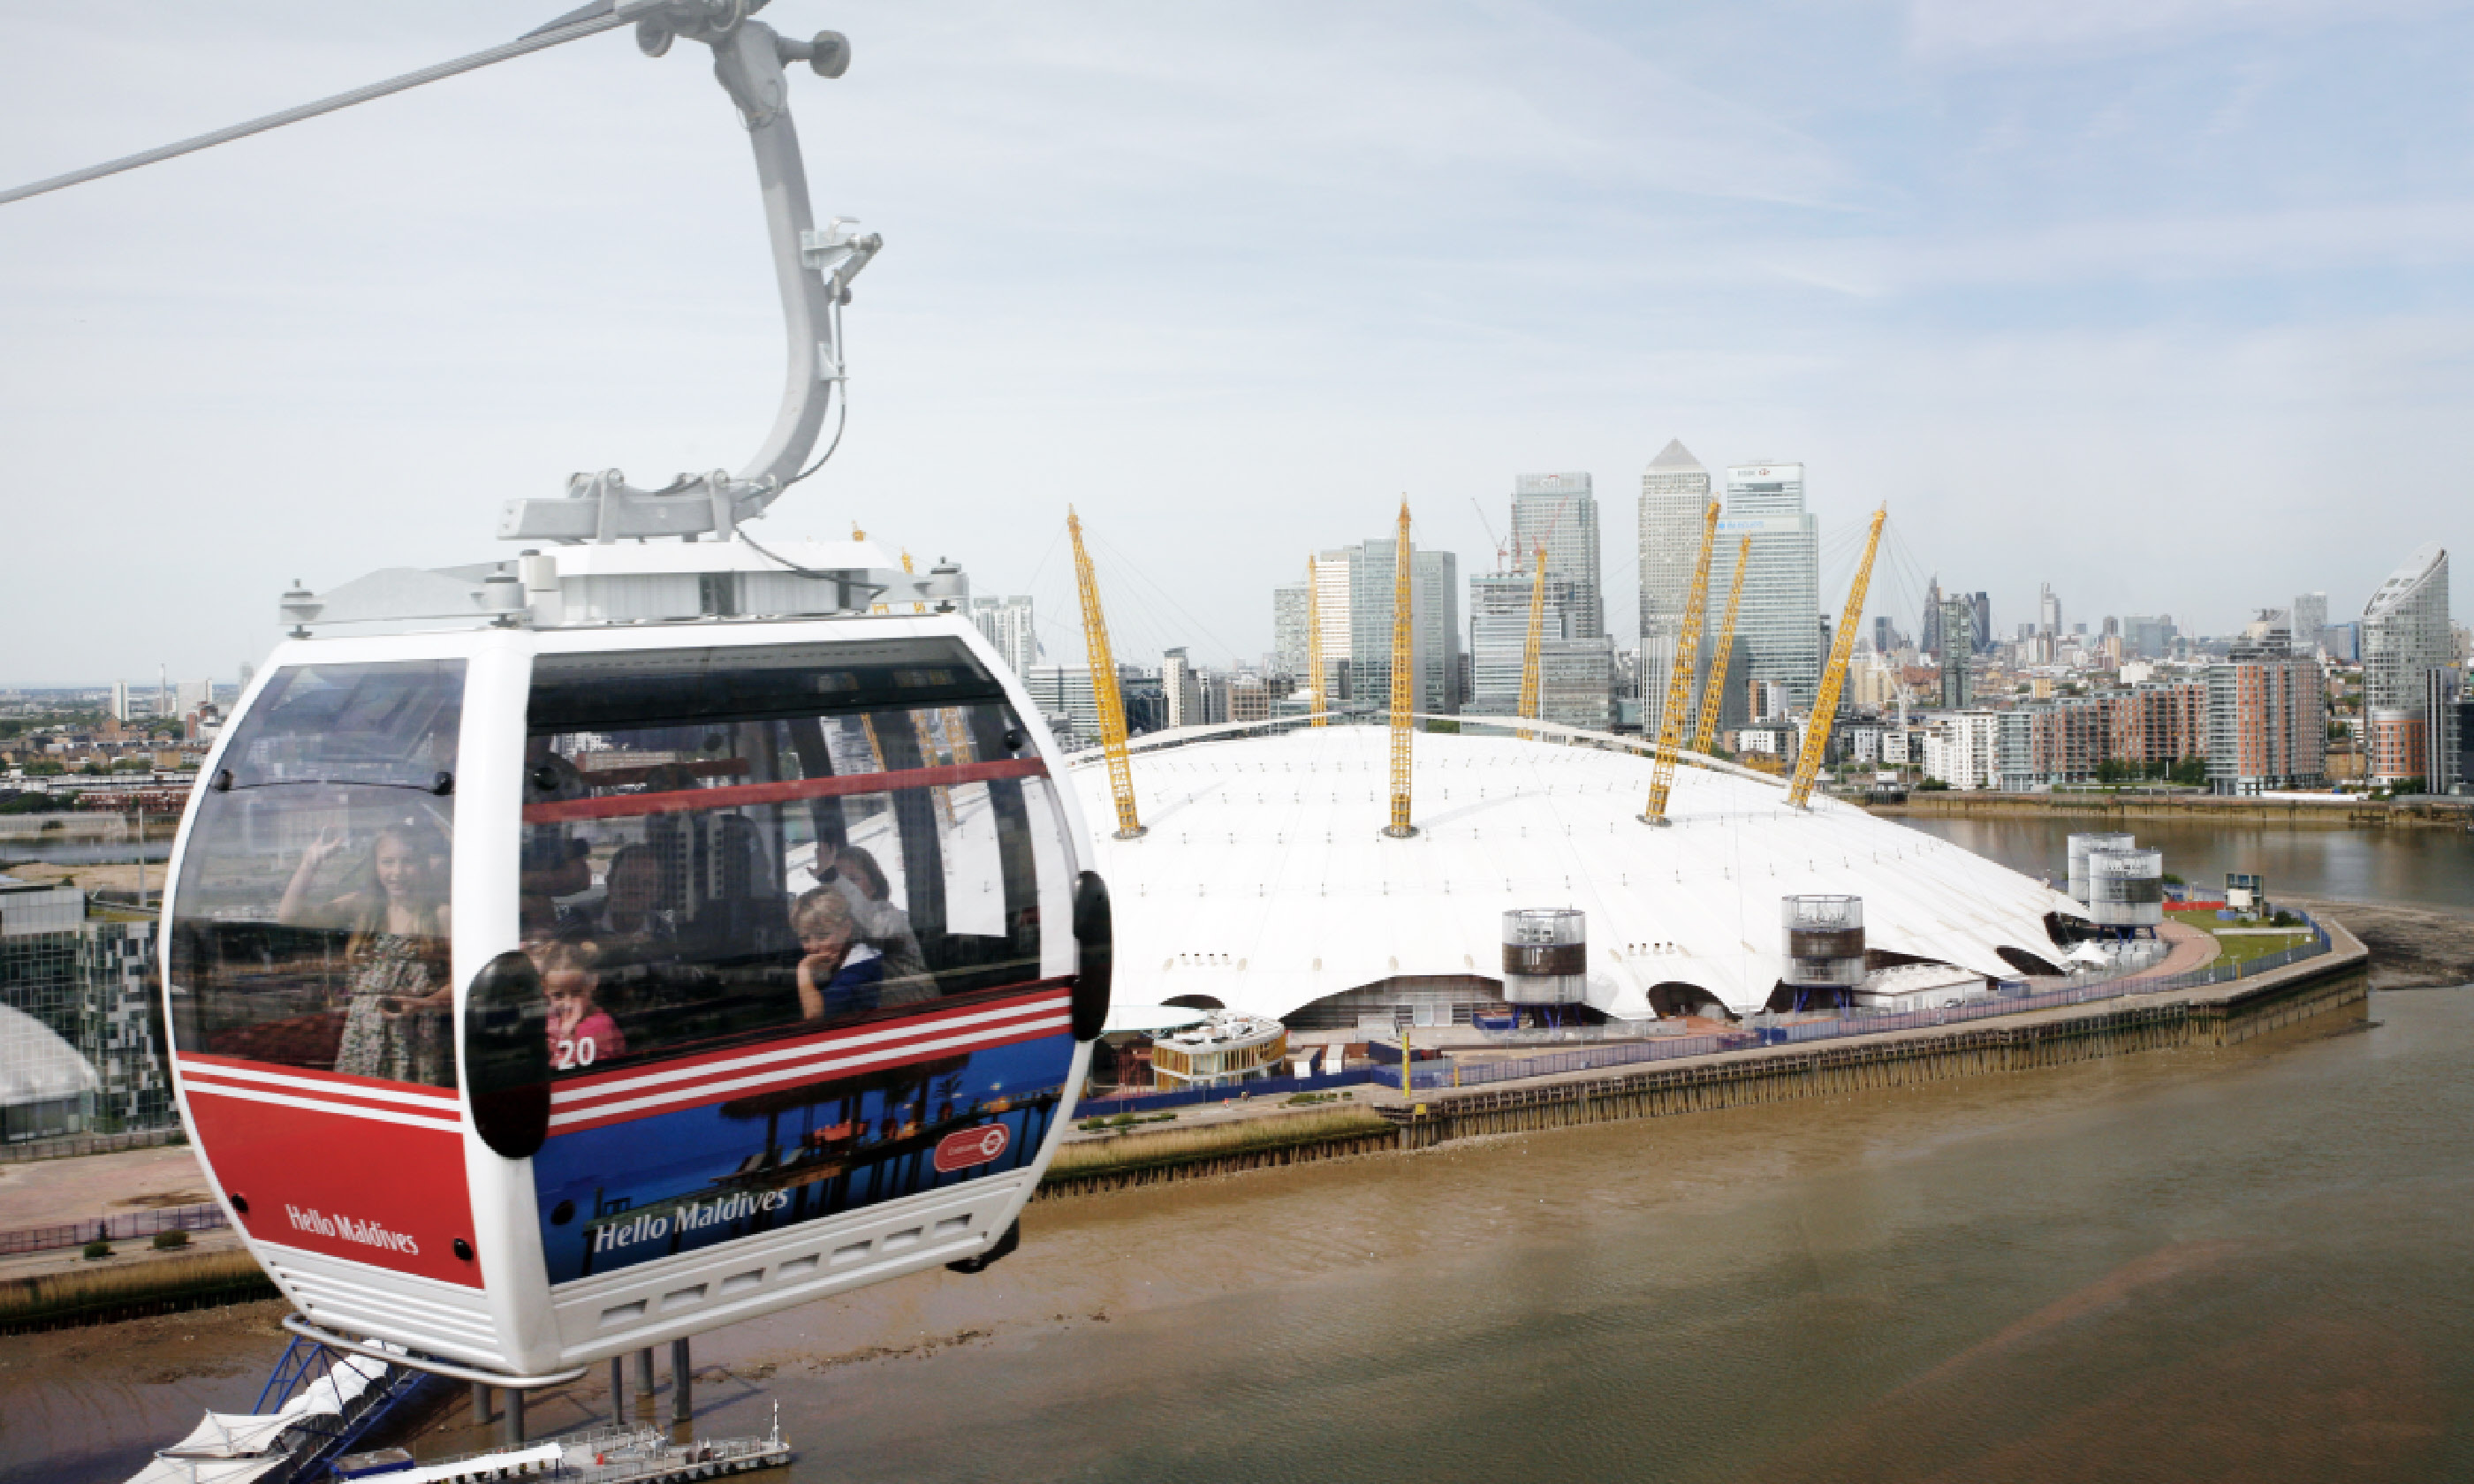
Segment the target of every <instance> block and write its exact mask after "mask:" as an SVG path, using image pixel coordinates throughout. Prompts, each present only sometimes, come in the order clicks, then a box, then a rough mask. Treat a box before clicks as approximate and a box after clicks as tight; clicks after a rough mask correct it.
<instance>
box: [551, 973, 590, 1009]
mask: <svg viewBox="0 0 2474 1484" xmlns="http://www.w3.org/2000/svg"><path fill="white" fill-rule="evenodd" d="M542 989H543V991H544V992H545V993H547V994H548V995H549V1009H550V1014H552V1015H554V1016H557V1017H560V1018H561V1019H566V1018H569V1017H574V1016H580V1015H584V1014H586V1013H588V1012H590V1011H591V1010H592V1009H593V975H592V974H590V973H588V972H586V971H585V970H583V969H550V970H548V971H547V972H546V973H544V974H543V975H542Z"/></svg>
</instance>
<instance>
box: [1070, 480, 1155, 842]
mask: <svg viewBox="0 0 2474 1484" xmlns="http://www.w3.org/2000/svg"><path fill="white" fill-rule="evenodd" d="M1065 529H1066V532H1067V534H1069V535H1071V536H1072V537H1073V538H1074V580H1075V582H1076V584H1077V585H1079V586H1080V587H1081V589H1082V643H1083V647H1084V650H1085V652H1086V653H1087V654H1088V656H1089V658H1090V664H1091V701H1092V705H1093V706H1094V707H1095V708H1096V709H1097V710H1098V711H1099V713H1100V751H1101V753H1102V754H1104V756H1106V758H1107V760H1108V792H1109V793H1110V794H1111V795H1113V796H1114V797H1115V799H1116V801H1117V838H1118V839H1120V840H1139V839H1141V838H1142V837H1143V832H1144V831H1143V822H1142V820H1141V819H1140V818H1139V817H1138V816H1137V815H1136V814H1135V813H1134V770H1133V768H1132V767H1131V766H1130V765H1129V764H1128V762H1127V761H1126V698H1125V697H1124V696H1123V695H1122V694H1120V693H1119V691H1118V689H1117V660H1116V657H1115V656H1114V655H1112V654H1110V653H1109V651H1108V619H1107V615H1106V614H1104V613H1103V612H1102V611H1101V610H1100V579H1099V577H1098V576H1097V575H1096V574H1094V573H1093V572H1092V570H1091V554H1090V553H1089V552H1088V551H1086V550H1084V549H1083V547H1082V517H1081V516H1079V515H1076V514H1074V507H1072V506H1070V505H1069V506H1067V507H1066V508H1065Z"/></svg>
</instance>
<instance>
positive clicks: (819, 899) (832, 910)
mask: <svg viewBox="0 0 2474 1484" xmlns="http://www.w3.org/2000/svg"><path fill="white" fill-rule="evenodd" d="M790 931H792V932H793V933H796V934H798V937H799V970H798V974H797V979H798V984H799V1014H800V1015H802V1016H804V1017H807V1018H809V1019H811V1020H818V1019H828V1018H838V1017H842V1016H846V1015H854V1014H857V1013H858V1012H860V1011H862V1010H873V1009H875V1008H876V1006H877V999H878V992H879V990H880V989H881V988H882V987H883V985H884V983H885V960H884V958H883V957H882V956H881V955H879V954H878V953H877V951H876V950H875V949H873V948H871V947H868V946H867V945H865V944H862V943H860V942H859V941H858V938H859V923H858V922H857V921H856V919H855V918H854V917H853V916H852V913H851V906H850V903H849V902H848V901H847V900H845V899H843V897H842V894H841V893H840V892H838V891H837V890H835V889H834V888H833V887H831V886H820V887H817V888H816V889H815V890H813V891H812V892H809V893H808V894H807V895H805V896H803V897H801V898H799V899H798V900H797V901H795V902H793V903H791V905H790Z"/></svg>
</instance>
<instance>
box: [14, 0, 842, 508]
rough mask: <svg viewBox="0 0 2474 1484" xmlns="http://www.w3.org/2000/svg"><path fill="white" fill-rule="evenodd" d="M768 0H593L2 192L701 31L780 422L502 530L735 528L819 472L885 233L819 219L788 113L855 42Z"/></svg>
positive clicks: (607, 483)
mask: <svg viewBox="0 0 2474 1484" xmlns="http://www.w3.org/2000/svg"><path fill="white" fill-rule="evenodd" d="M764 4H765V0H597V3H595V4H592V5H587V6H585V7H583V8H581V9H579V10H575V11H571V12H568V13H567V14H565V15H562V16H559V17H558V18H557V19H556V20H553V21H551V22H549V23H548V24H547V25H546V26H543V27H540V28H538V29H536V30H534V31H532V32H529V33H527V34H526V35H524V36H519V37H517V38H516V39H515V40H513V41H509V42H505V43H503V44H501V45H498V46H494V47H490V48H487V49H486V50H483V51H479V52H474V53H472V54H471V55H469V56H465V57H459V58H456V59H454V60H450V61H444V62H439V63H437V64H435V65H432V66H428V67H423V68H419V69H417V70H415V71H412V72H406V73H403V74H401V75H400V76H397V77H393V78H388V79H386V80H385V81H383V82H378V83H373V84H368V85H366V86H362V87H356V88H352V89H351V90H350V91H347V92H342V93H337V94H334V95H333V96H331V97H327V98H322V99H319V100H318V101H316V102H314V103H306V104H302V105H300V106H298V107H296V108H285V109H282V110H280V111H279V112H275V113H269V114H266V115H263V116H262V117H259V118H255V119H251V120H248V121H246V122H244V123H239V124H234V125H231V126H230V127H228V128H224V129H218V130H214V131H212V132H207V133H203V134H199V135H196V136H194V137H192V138H188V139H183V140H180V141H178V142H176V143H172V144H167V145H163V146H160V147H158V148H156V149H152V150H144V151H140V152H139V153H137V154H134V155H129V156H122V157H120V158H118V159H113V160H107V161H105V162H103V163H101V164H98V165H92V166H88V167H86V168H85V169H82V170H73V171H69V172H67V173H65V174H62V175H57V176H53V177H50V178H48V179H46V180H36V181H33V182H31V183H29V184H26V185H23V186H18V187H16V188H14V189H12V190H6V191H0V205H6V204H8V203H12V202H18V201H24V200H28V199H30V198H32V197H36V196H41V195H46V194H48V193H50V192H53V191H58V190H64V189H66V188H67V187H69V186H72V185H80V184H84V183H85V182H88V181H91V180H101V179H103V178H105V177H107V176H112V175H118V174H120V173H122V172H124V171H130V170H134V169H137V168H138V167H140V166H143V165H152V164H158V163H160V162H162V161H165V160H170V159H177V158H179V157H180V156H184V155H193V154H196V153H197V152H199V151H201V150H207V149H212V148H214V147H215V146H217V145H222V144H230V143H232V142H234V141H236V140H240V139H245V138H248V137H250V136H251V135H253V134H259V133H264V132H268V131H269V130H274V129H280V128H282V127H284V126H285V125H287V124H297V123H301V122H303V121H304V120H307V119H312V118H317V117H319V116H321V115H323V114H327V113H333V112H336V111H338V110H340V109H343V108H352V107H353V106H355V105H357V104H363V103H370V102H374V101H376V100H377V99H380V98H385V97H389V96H392V95H393V94H396V93H400V92H405V91H408V90H410V89H412V88H415V87H419V86H422V85H424V84H429V83H435V82H440V81H442V80H444V79H447V78H450V77H454V76H457V75H459V74H461V73H466V72H472V71H474V70H477V69H479V68H481V67H486V66H490V65H493V64H495V63H497V62H501V61H507V60H512V59H514V58H517V57H522V56H526V55H528V54H530V53H533V52H538V51H544V50H546V49H547V48H549V47H553V46H562V45H565V44H566V43H568V42H570V41H576V40H581V39H583V38H584V37H586V36H598V35H600V34H602V33H604V32H607V31H615V30H617V29H618V28H619V27H622V26H629V25H632V26H634V27H635V28H636V44H637V46H638V47H639V49H641V50H642V51H643V53H644V54H645V55H647V56H650V57H660V56H662V55H663V54H665V53H667V51H668V50H669V49H670V46H671V44H672V43H673V42H674V41H678V40H689V41H697V42H702V43H703V44H704V45H706V46H707V47H709V48H711V49H712V51H713V57H714V75H715V77H716V80H718V81H719V82H720V84H721V85H722V89H723V90H724V91H725V92H727V93H728V94H729V95H730V99H731V102H732V103H733V104H734V105H736V106H737V108H738V109H739V114H740V121H741V122H742V123H744V124H745V125H746V128H747V132H748V139H749V143H750V145H751V147H752V148H753V150H754V152H755V155H756V172H757V180H758V183H759V186H760V188H761V190H762V191H763V194H764V224H765V235H766V239H767V242H768V244H769V245H770V247H771V249H772V253H773V270H774V277H775V281H776V285H777V287H778V289H779V291H780V294H781V299H782V315H783V321H784V328H785V331H786V337H787V342H788V345H787V355H786V358H785V359H786V373H785V384H784V387H783V392H782V403H781V407H780V409H779V411H777V412H776V414H775V415H774V419H773V427H772V430H771V431H770V432H769V433H768V434H767V435H766V437H765V440H764V443H763V445H762V446H760V447H759V449H758V450H757V453H756V455H755V457H754V458H752V459H750V460H749V461H748V462H747V463H746V464H745V465H744V466H742V467H740V469H739V470H738V471H737V472H736V473H731V472H727V471H723V470H718V469H716V470H713V471H711V472H708V473H701V474H681V475H679V476H678V477H677V478H676V479H674V480H672V481H671V482H670V483H669V484H668V485H667V486H665V487H663V488H661V489H657V490H643V489H638V488H636V487H634V486H632V485H629V484H628V483H627V481H626V477H625V476H624V475H622V474H620V473H619V472H618V470H616V469H608V470H603V471H600V472H597V473H581V474H576V475H573V476H571V477H570V479H569V481H568V489H567V493H566V495H565V497H564V498H553V499H519V500H511V501H509V502H507V504H506V505H505V506H504V507H503V509H502V510H501V512H500V516H499V523H498V535H499V536H500V537H501V538H502V539H508V540H555V541H588V540H599V541H613V540H620V539H628V538H638V539H643V538H648V537H657V536H674V537H680V538H684V539H696V538H699V537H704V536H714V537H720V538H724V539H727V538H728V537H730V536H731V535H733V534H734V533H735V532H736V531H737V529H738V526H739V523H740V521H742V520H747V519H751V518H753V517H755V516H758V515H763V514H764V511H765V509H766V508H767V507H768V506H770V505H771V504H772V503H773V501H774V500H775V499H777V498H779V497H780V496H781V493H782V491H785V490H787V489H788V488H789V487H790V486H791V485H792V484H795V483H796V482H798V480H800V479H802V478H804V477H806V474H808V473H813V471H814V470H813V467H809V466H808V465H807V459H808V456H809V454H810V453H812V452H813V450H814V448H815V446H816V441H817V438H818V436H819V434H820V433H821V432H822V431H823V428H824V423H825V418H826V416H827V414H828V413H829V412H830V411H831V409H832V405H833V399H834V397H835V396H836V395H837V393H838V391H839V389H840V388H841V387H842V385H843V382H844V379H845V373H844V370H843V366H844V360H843V354H842V339H841V313H840V311H841V306H842V305H843V304H845V303H848V302H849V301H850V297H851V290H850V285H851V280H852V279H853V278H856V277H857V276H858V275H859V274H860V272H861V270H862V269H864V268H865V267H866V266H867V264H868V262H869V261H870V260H871V259H873V258H874V257H875V256H876V254H877V252H878V251H880V250H881V249H882V248H883V247H884V245H885V244H884V239H883V238H881V237H879V236H877V235H876V234H874V233H864V234H862V233H860V232H857V231H855V230H853V229H852V228H853V227H855V226H856V224H855V223H852V222H849V221H846V220H844V219H842V218H838V217H837V218H835V219H834V220H833V221H832V222H831V223H829V224H828V225H827V226H826V227H824V228H823V229H821V230H819V229H818V228H817V227H816V226H815V219H814V215H813V211H812V210H811V209H810V207H809V203H808V178H807V170H806V166H805V163H804V161H803V159H802V157H801V156H800V152H799V137H798V132H797V130H796V129H795V128H794V127H793V126H792V124H791V121H790V109H789V84H788V76H787V74H786V72H785V68H786V66H787V65H788V63H791V62H805V63H807V64H808V66H809V68H810V69H811V70H813V71H814V72H815V73H816V74H817V75H818V76H820V77H826V78H837V77H840V76H841V75H842V73H843V72H844V71H846V70H847V69H848V68H849V66H850V55H851V49H850V42H849V40H848V39H847V38H845V37H844V36H841V35H840V34H839V33H837V32H831V31H824V32H818V33H817V34H816V35H815V36H812V37H809V38H807V39H804V40H803V39H798V38H794V37H788V36H782V35H781V34H780V33H778V32H776V31H775V30H774V29H773V28H772V27H770V26H767V25H765V24H764V22H762V21H758V20H755V19H752V18H751V17H752V15H753V13H754V12H756V11H759V10H761V9H763V8H764Z"/></svg>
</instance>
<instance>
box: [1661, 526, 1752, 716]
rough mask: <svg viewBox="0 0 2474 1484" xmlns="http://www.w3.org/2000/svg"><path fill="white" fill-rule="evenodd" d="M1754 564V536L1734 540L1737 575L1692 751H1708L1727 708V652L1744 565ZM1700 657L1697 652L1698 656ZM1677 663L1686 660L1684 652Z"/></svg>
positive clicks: (1741, 596) (1731, 585) (1703, 692)
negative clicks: (1683, 655)
mask: <svg viewBox="0 0 2474 1484" xmlns="http://www.w3.org/2000/svg"><path fill="white" fill-rule="evenodd" d="M1752 564H1753V539H1752V538H1751V537H1750V536H1746V537H1745V538H1744V539H1741V540H1739V541H1737V542H1736V543H1735V575H1734V578H1733V579H1731V580H1730V581H1729V582H1728V584H1727V617H1726V620H1725V621H1724V622H1723V623H1721V624H1719V625H1718V645H1717V648H1715V649H1713V650H1711V651H1710V679H1709V680H1708V681H1707V682H1704V683H1703V684H1702V686H1701V714H1700V717H1699V718H1698V719H1697V720H1696V721H1695V722H1694V724H1693V727H1692V751H1694V752H1696V753H1702V754H1707V753H1708V752H1709V751H1710V739H1711V738H1712V737H1714V736H1715V735H1717V731H1718V718H1719V716H1720V715H1721V714H1722V713H1724V711H1725V710H1726V703H1727V652H1728V651H1729V650H1731V649H1733V648H1734V646H1735V612H1736V610H1738V609H1740V608H1741V607H1742V606H1743V602H1744V568H1746V567H1748V566H1750V565H1752ZM1695 658H1698V657H1697V656H1696V657H1695ZM1676 662H1677V663H1678V664H1682V663H1685V662H1686V661H1685V659H1684V658H1683V657H1682V656H1678V657H1677V658H1676Z"/></svg>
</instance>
